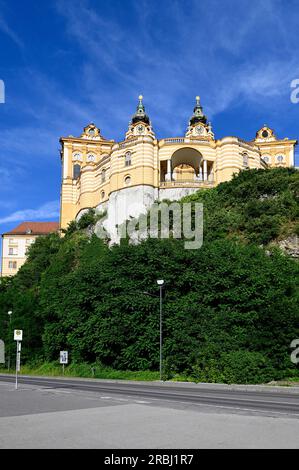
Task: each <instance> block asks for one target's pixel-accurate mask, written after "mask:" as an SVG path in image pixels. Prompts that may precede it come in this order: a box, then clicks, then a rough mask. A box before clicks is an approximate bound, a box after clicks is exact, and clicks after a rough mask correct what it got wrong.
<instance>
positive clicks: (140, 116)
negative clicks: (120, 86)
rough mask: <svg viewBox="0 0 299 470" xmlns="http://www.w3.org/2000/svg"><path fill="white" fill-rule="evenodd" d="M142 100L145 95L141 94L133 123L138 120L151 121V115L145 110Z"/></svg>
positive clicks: (147, 122) (146, 122)
mask: <svg viewBox="0 0 299 470" xmlns="http://www.w3.org/2000/svg"><path fill="white" fill-rule="evenodd" d="M142 100H143V96H142V95H140V96H139V103H138V106H137V109H136V113H135V114H134V115H133V117H132V124H136V122H144V123H145V124H149V123H150V120H149V117H148V115H147V114H146V112H145V107H144V104H143V102H142Z"/></svg>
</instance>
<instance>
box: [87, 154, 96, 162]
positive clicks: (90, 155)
mask: <svg viewBox="0 0 299 470" xmlns="http://www.w3.org/2000/svg"><path fill="white" fill-rule="evenodd" d="M95 160H96V157H95V156H94V155H93V154H91V153H90V154H89V155H87V161H88V162H95Z"/></svg>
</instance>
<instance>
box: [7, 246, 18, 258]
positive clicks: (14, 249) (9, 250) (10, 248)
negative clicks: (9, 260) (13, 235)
mask: <svg viewBox="0 0 299 470" xmlns="http://www.w3.org/2000/svg"><path fill="white" fill-rule="evenodd" d="M8 254H9V255H10V256H13V255H17V254H18V249H17V248H12V247H9V248H8Z"/></svg>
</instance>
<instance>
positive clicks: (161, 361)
mask: <svg viewBox="0 0 299 470" xmlns="http://www.w3.org/2000/svg"><path fill="white" fill-rule="evenodd" d="M157 284H158V286H159V288H160V380H161V381H162V377H163V292H162V289H163V285H164V280H163V279H159V280H158V281H157Z"/></svg>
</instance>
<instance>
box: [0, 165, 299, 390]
mask: <svg viewBox="0 0 299 470" xmlns="http://www.w3.org/2000/svg"><path fill="white" fill-rule="evenodd" d="M298 196H299V177H298V172H296V171H295V170H281V169H279V170H267V171H263V170H262V171H260V170H258V171H256V170H253V171H246V172H243V173H241V174H239V175H238V176H237V177H235V178H234V179H233V180H232V181H231V182H229V183H224V184H222V185H220V186H218V187H217V188H215V189H212V190H207V191H201V192H198V193H197V194H195V195H193V196H191V197H189V198H187V199H185V200H188V201H190V200H193V201H200V202H203V203H204V212H205V218H204V227H205V229H204V230H205V232H204V244H203V247H202V248H200V249H198V250H185V249H184V243H183V240H174V239H169V240H154V239H148V240H146V241H144V242H142V243H140V244H139V245H135V246H132V245H129V244H128V243H127V242H123V243H122V244H121V245H120V246H114V247H111V248H108V247H107V245H106V244H105V243H104V242H103V241H102V240H100V239H98V238H97V237H96V236H94V235H93V236H89V235H87V233H86V231H85V230H84V227H85V226H86V225H88V224H90V223H91V222H92V221H93V216H92V214H91V213H90V214H87V215H86V216H85V218H84V219H81V221H80V224H79V225H80V226H79V227H78V226H77V224H75V223H72V224H71V227H70V230H69V231H68V232H67V233H66V235H65V237H64V238H59V236H58V235H55V234H52V235H49V236H47V237H45V238H39V239H38V240H37V241H36V243H35V244H34V245H33V246H32V247H31V249H30V255H29V258H28V262H27V263H26V264H25V265H24V266H23V267H22V268H21V270H20V271H19V273H18V274H17V275H16V276H15V277H14V278H12V279H4V280H3V281H2V282H1V286H0V327H1V330H2V333H1V335H0V336H2V337H4V339H5V338H6V337H7V335H8V324H5V321H6V319H7V311H8V310H9V309H12V310H13V319H12V325H11V328H12V329H13V328H23V329H24V342H23V350H22V356H23V358H24V359H26V360H27V361H33V360H37V361H42V360H47V361H50V360H57V357H58V354H59V350H61V349H67V350H69V352H70V357H71V360H72V361H73V362H74V361H77V362H90V363H94V362H96V361H97V362H98V363H101V364H104V365H106V366H111V367H113V368H115V369H129V370H157V369H158V366H159V298H158V288H157V284H156V280H157V279H159V278H163V279H164V280H165V295H164V302H163V305H164V311H163V334H164V336H163V337H164V341H163V348H164V349H163V353H164V357H165V362H164V372H165V377H168V378H170V377H173V376H175V375H176V374H178V373H179V374H183V375H184V376H188V377H192V378H193V379H194V380H201V381H221V382H237V383H238V382H239V383H241V382H243V383H254V382H265V381H270V380H275V379H281V378H284V377H290V376H292V375H296V374H297V369H296V366H294V365H293V364H292V363H291V361H290V353H291V350H290V343H291V341H292V340H293V339H294V338H297V337H299V327H298V325H299V308H298V306H299V305H298V304H299V302H298V300H299V299H298V285H299V284H298V279H299V264H298V262H297V261H295V260H293V259H291V257H290V256H288V255H287V254H285V253H284V252H282V251H281V250H279V249H278V248H276V247H273V246H272V247H271V244H272V243H273V242H274V241H275V242H277V241H278V240H280V239H283V238H285V237H288V236H290V235H292V234H295V233H298ZM260 245H264V246H265V247H266V248H265V247H261V246H260ZM148 294H151V295H148ZM156 295H157V296H156Z"/></svg>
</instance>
